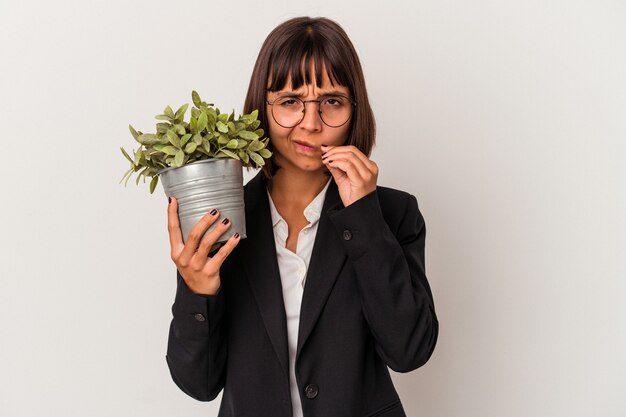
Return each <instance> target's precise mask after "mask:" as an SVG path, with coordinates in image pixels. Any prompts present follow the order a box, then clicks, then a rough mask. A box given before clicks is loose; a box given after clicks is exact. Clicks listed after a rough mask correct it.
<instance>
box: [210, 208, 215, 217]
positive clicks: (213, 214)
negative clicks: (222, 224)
mask: <svg viewBox="0 0 626 417" xmlns="http://www.w3.org/2000/svg"><path fill="white" fill-rule="evenodd" d="M216 213H217V210H216V209H213V210H211V211H210V212H209V214H210V215H211V216H215V214H216Z"/></svg>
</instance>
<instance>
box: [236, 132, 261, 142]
mask: <svg viewBox="0 0 626 417" xmlns="http://www.w3.org/2000/svg"><path fill="white" fill-rule="evenodd" d="M237 135H239V137H240V138H242V139H247V140H255V139H258V138H259V137H258V136H257V134H256V133H254V132H249V131H247V130H242V131H241V132H239V133H237Z"/></svg>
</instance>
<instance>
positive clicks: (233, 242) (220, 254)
mask: <svg viewBox="0 0 626 417" xmlns="http://www.w3.org/2000/svg"><path fill="white" fill-rule="evenodd" d="M240 241H241V235H239V233H235V234H234V235H232V236H231V237H230V238H229V239H228V240H227V241H226V243H224V246H222V247H221V248H220V250H218V251H217V253H216V254H215V255H213V257H212V258H210V260H209V262H207V264H206V269H207V272H209V273H215V272H217V271H218V270H219V269H220V267H221V266H222V264H223V263H224V260H225V259H226V257H227V256H228V255H230V253H231V252H232V251H233V249H235V246H237V245H238V244H239V242H240Z"/></svg>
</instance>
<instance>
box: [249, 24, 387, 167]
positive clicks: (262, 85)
mask: <svg viewBox="0 0 626 417" xmlns="http://www.w3.org/2000/svg"><path fill="white" fill-rule="evenodd" d="M311 62H313V63H314V64H315V79H316V83H317V86H318V87H321V83H322V79H323V77H322V67H323V66H324V67H325V68H326V72H327V74H328V78H329V79H330V80H331V84H333V85H334V84H335V82H337V83H338V84H340V85H342V86H345V87H348V88H349V89H350V93H351V95H352V99H353V100H354V101H355V102H356V107H355V109H354V113H353V115H352V119H351V120H350V132H349V133H348V138H347V140H346V143H345V144H346V145H354V146H355V147H356V148H358V149H359V150H360V151H361V152H363V153H364V154H365V155H367V156H370V154H371V152H372V148H373V147H374V143H375V141H376V122H375V120H374V113H373V112H372V108H371V107H370V104H369V100H368V97H367V89H366V88H365V78H364V76H363V70H362V68H361V63H360V61H359V57H358V56H357V53H356V50H355V49H354V46H353V45H352V42H351V41H350V39H349V38H348V35H347V34H346V32H345V31H344V30H343V29H342V28H341V26H339V25H338V24H337V23H336V22H334V21H332V20H330V19H327V18H324V17H317V18H311V17H296V18H293V19H290V20H287V21H286V22H283V23H281V24H280V25H278V26H277V27H276V28H275V29H274V30H272V32H271V33H270V34H269V35H268V36H267V38H266V39H265V42H264V43H263V46H261V50H260V51H259V56H258V57H257V60H256V63H255V64H254V70H253V71H252V76H251V78H250V85H249V86H248V94H247V96H246V101H245V103H244V110H243V111H244V113H250V112H252V111H253V110H255V109H258V111H259V120H260V121H261V125H260V128H261V129H263V130H264V131H265V133H266V135H267V134H269V129H268V126H269V125H268V119H267V117H268V115H267V112H266V105H265V100H266V93H267V91H279V90H281V89H282V88H284V87H285V84H286V83H287V78H288V77H289V76H291V82H292V84H293V85H292V87H293V88H294V89H297V88H299V87H300V86H302V85H303V84H305V83H306V84H310V83H311V81H312V77H311V74H310V64H311ZM303 63H304V66H303V65H302V64H303ZM270 79H271V80H272V85H271V86H269V87H268V85H267V84H268V81H269V80H270ZM268 149H269V150H273V146H272V141H271V138H270V142H269V145H268ZM278 168H279V167H277V166H276V164H275V162H274V161H273V158H272V160H267V161H266V162H265V166H264V167H263V173H264V174H265V176H266V177H267V178H271V177H272V176H273V175H274V174H275V173H276V171H277V170H278Z"/></svg>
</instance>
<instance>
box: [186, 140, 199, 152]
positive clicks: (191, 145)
mask: <svg viewBox="0 0 626 417" xmlns="http://www.w3.org/2000/svg"><path fill="white" fill-rule="evenodd" d="M197 147H198V145H196V142H193V141H191V142H189V143H188V144H187V145H186V146H185V153H186V154H192V153H194V152H195V151H196V148H197Z"/></svg>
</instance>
